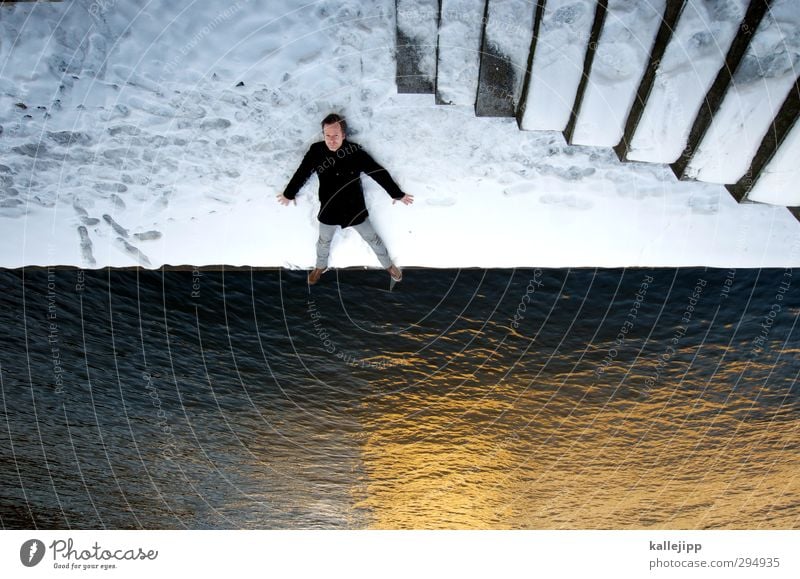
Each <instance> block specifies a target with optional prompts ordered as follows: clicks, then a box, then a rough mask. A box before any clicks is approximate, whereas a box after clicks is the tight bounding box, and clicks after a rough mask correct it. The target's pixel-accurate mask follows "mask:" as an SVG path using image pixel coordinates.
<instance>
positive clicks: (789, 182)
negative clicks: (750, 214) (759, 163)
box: [747, 122, 800, 207]
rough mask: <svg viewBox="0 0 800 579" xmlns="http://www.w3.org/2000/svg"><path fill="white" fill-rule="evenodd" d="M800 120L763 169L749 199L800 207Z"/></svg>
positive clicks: (748, 196) (749, 194)
mask: <svg viewBox="0 0 800 579" xmlns="http://www.w3.org/2000/svg"><path fill="white" fill-rule="evenodd" d="M798 159H800V123H797V122H795V125H794V127H792V130H791V131H789V134H788V135H787V136H786V139H785V140H784V141H783V143H782V144H781V146H780V148H779V149H778V150H777V151H776V153H775V156H773V157H772V159H770V162H769V163H768V164H767V166H766V167H764V169H762V171H761V175H759V177H758V180H757V181H756V182H755V184H754V185H753V188H752V189H751V190H750V193H748V195H747V199H748V200H750V201H758V202H760V203H772V204H773V205H783V206H784V207H800V188H798V187H797V184H798V183H799V182H800V166H798V163H797V160H798Z"/></svg>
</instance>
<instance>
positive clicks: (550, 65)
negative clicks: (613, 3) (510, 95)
mask: <svg viewBox="0 0 800 579" xmlns="http://www.w3.org/2000/svg"><path fill="white" fill-rule="evenodd" d="M597 6H598V4H597V2H595V0H547V1H546V3H545V4H544V8H543V14H542V19H541V23H540V25H539V27H538V30H537V34H536V41H535V43H534V45H533V48H532V50H533V55H532V61H531V74H530V78H529V80H528V83H527V87H526V91H525V98H524V99H523V102H522V113H521V115H520V128H521V129H523V130H526V131H564V129H566V127H567V123H568V122H569V119H570V115H571V114H572V109H573V105H574V104H575V99H576V96H577V94H578V87H579V86H580V82H581V78H582V77H583V64H584V62H585V60H586V53H587V51H588V49H589V38H590V37H591V32H592V24H593V23H594V20H595V13H596V10H597V9H598V8H597Z"/></svg>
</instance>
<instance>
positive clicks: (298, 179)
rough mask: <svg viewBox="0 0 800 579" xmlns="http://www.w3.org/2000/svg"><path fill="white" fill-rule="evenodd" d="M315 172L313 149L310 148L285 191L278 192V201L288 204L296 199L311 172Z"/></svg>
mask: <svg viewBox="0 0 800 579" xmlns="http://www.w3.org/2000/svg"><path fill="white" fill-rule="evenodd" d="M313 172H314V160H313V155H312V154H311V149H309V150H308V151H307V152H306V154H305V156H304V157H303V161H302V162H301V163H300V166H299V167H298V168H297V171H295V172H294V175H293V176H292V178H291V179H290V180H289V184H288V185H287V186H286V189H284V190H283V193H278V195H277V198H278V202H280V203H281V204H282V205H288V204H289V202H290V201H292V200H294V198H295V197H296V196H297V193H298V191H300V188H301V187H302V186H303V185H305V182H306V181H308V178H309V177H311V173H313Z"/></svg>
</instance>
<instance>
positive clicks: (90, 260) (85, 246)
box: [78, 225, 97, 265]
mask: <svg viewBox="0 0 800 579" xmlns="http://www.w3.org/2000/svg"><path fill="white" fill-rule="evenodd" d="M78 235H79V236H80V238H81V257H83V261H84V263H86V264H88V265H95V264H96V263H97V262H96V261H95V259H94V255H92V240H91V239H89V232H88V231H87V230H86V228H85V227H84V226H83V225H81V226H80V227H78Z"/></svg>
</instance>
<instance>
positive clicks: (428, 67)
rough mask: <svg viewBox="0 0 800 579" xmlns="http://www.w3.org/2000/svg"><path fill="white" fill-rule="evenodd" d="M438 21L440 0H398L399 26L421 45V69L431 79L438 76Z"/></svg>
mask: <svg viewBox="0 0 800 579" xmlns="http://www.w3.org/2000/svg"><path fill="white" fill-rule="evenodd" d="M438 21H439V2H438V0H397V27H398V28H399V29H400V30H401V31H402V32H403V34H405V35H406V36H407V37H408V38H410V39H412V40H413V42H414V43H415V44H416V45H417V46H419V47H421V49H420V50H419V52H418V55H419V56H420V61H419V63H418V65H419V70H420V72H422V73H424V74H425V75H426V76H427V77H428V78H431V79H433V78H436V36H437V34H438Z"/></svg>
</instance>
